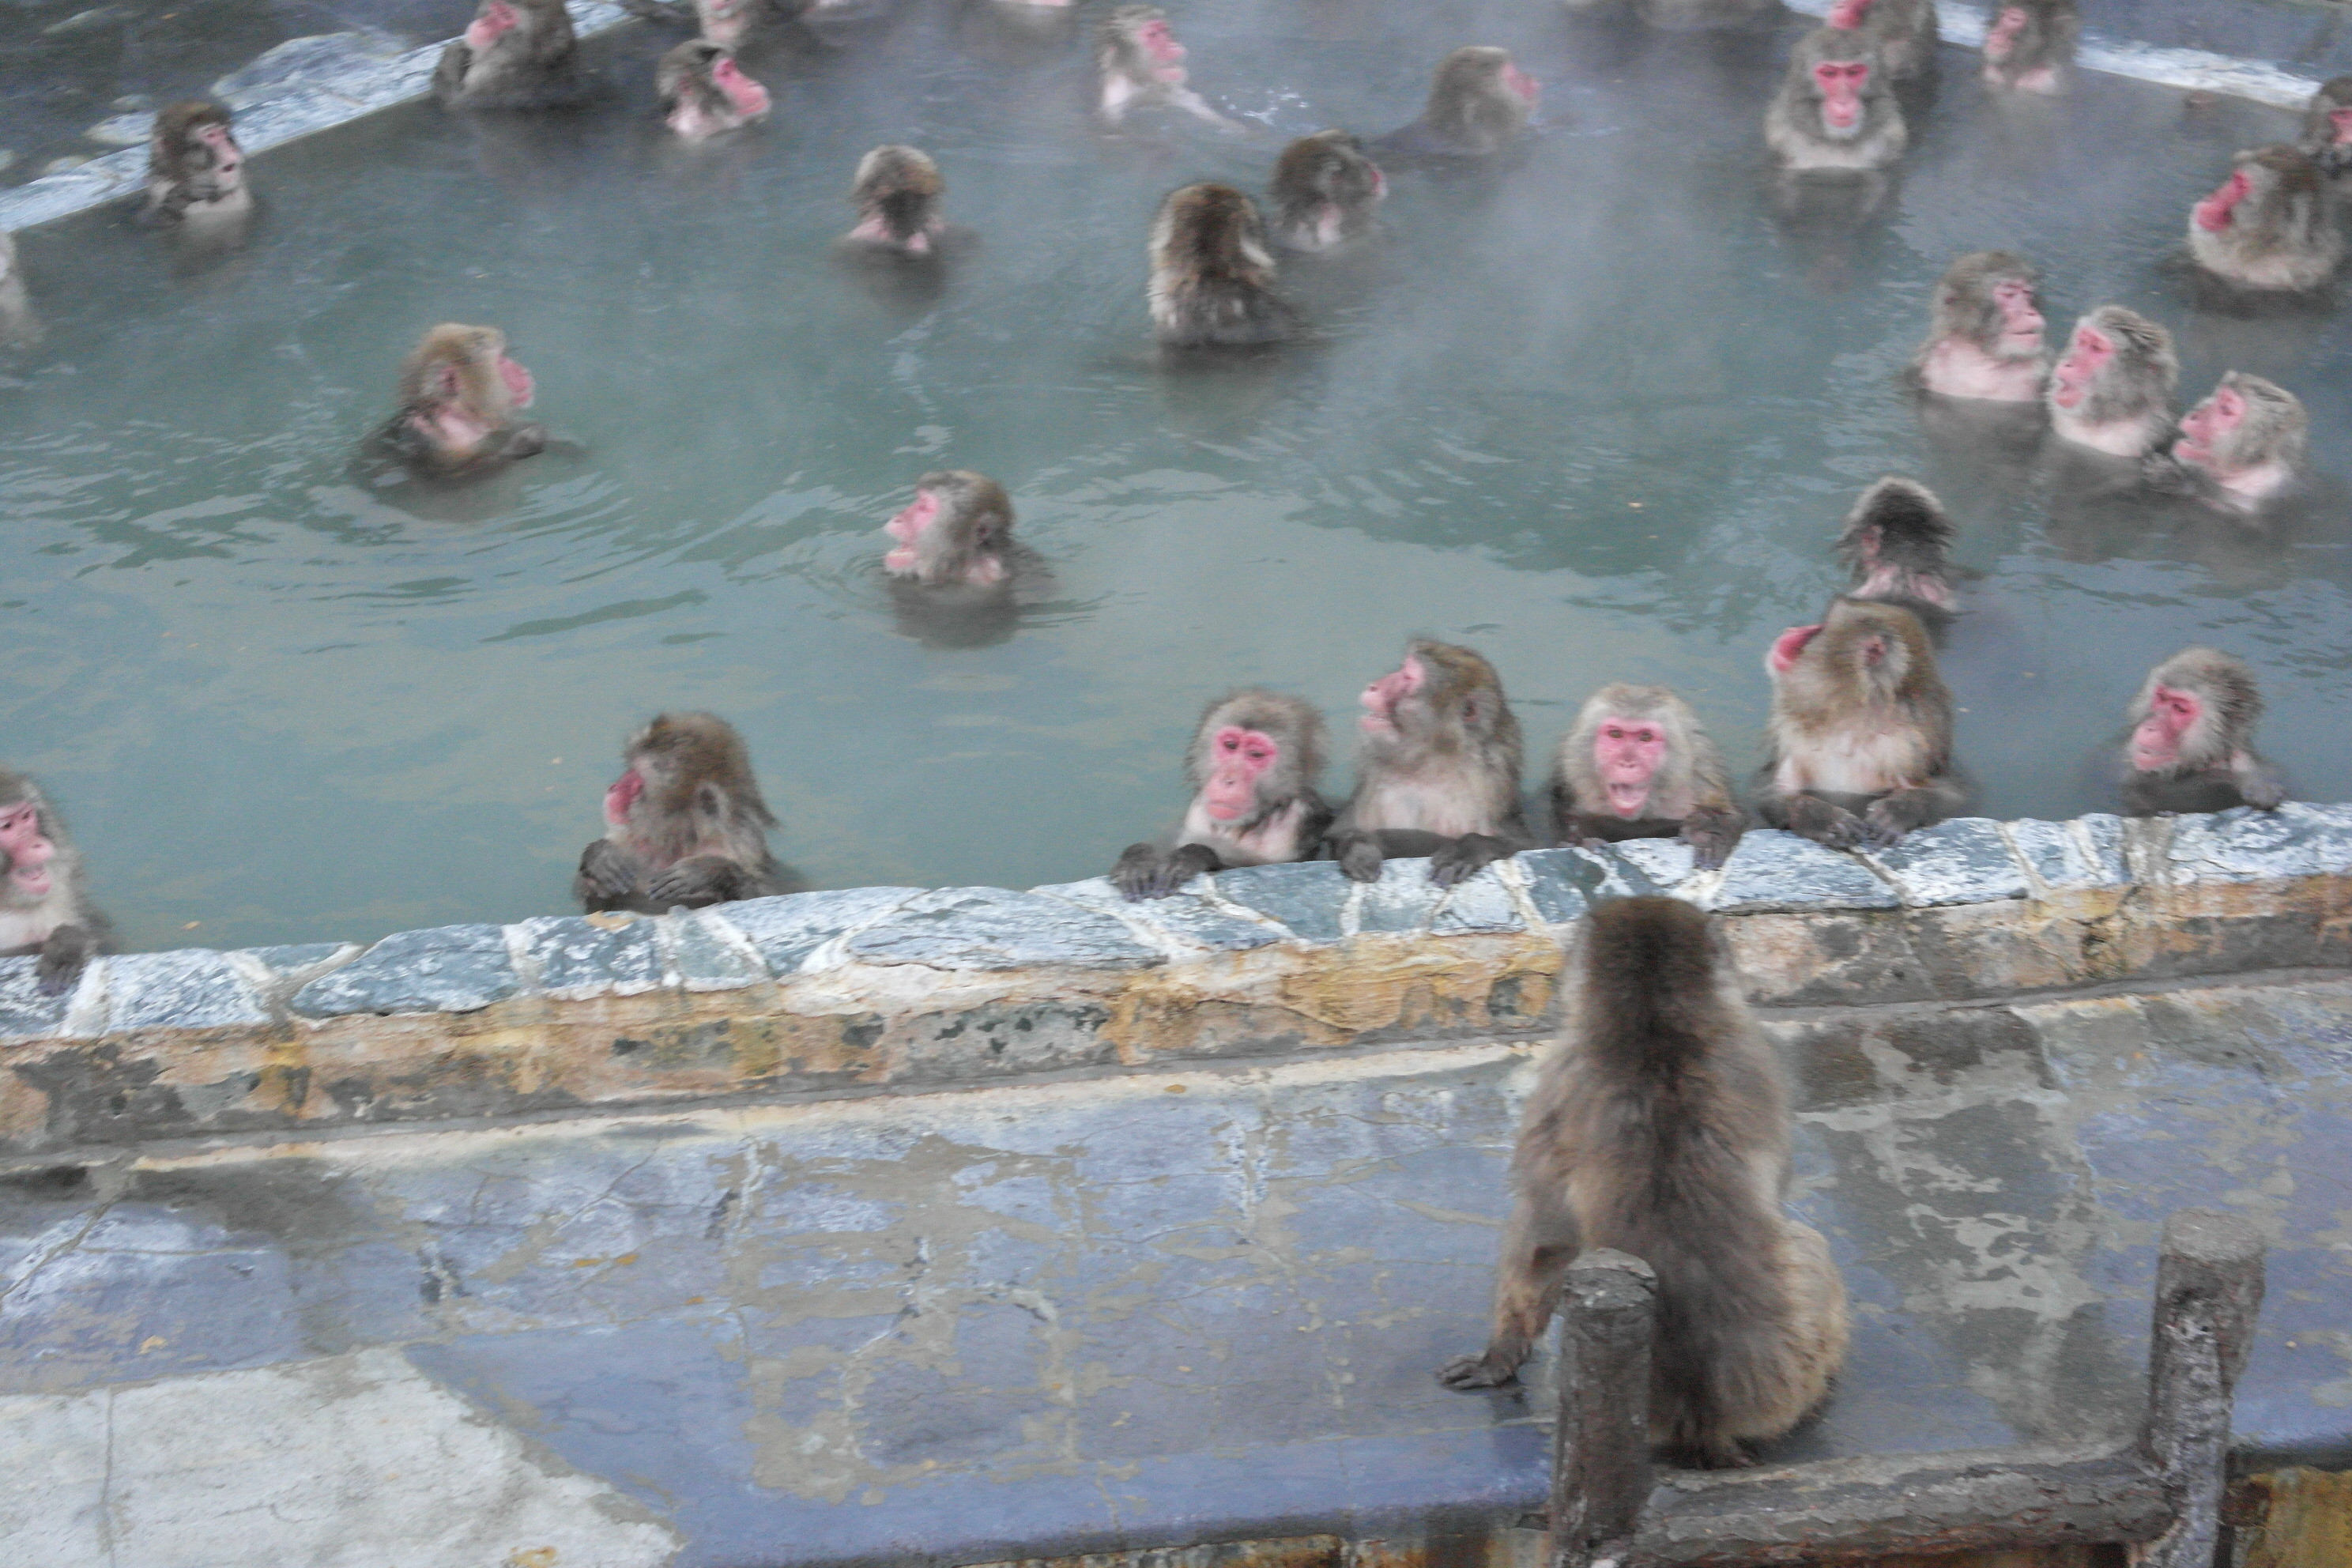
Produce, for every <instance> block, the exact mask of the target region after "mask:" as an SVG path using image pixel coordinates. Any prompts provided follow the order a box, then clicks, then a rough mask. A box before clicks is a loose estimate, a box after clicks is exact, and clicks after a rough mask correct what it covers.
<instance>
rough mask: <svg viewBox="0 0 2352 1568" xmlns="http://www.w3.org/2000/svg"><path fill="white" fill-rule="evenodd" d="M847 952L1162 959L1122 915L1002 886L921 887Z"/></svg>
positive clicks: (979, 964)
mask: <svg viewBox="0 0 2352 1568" xmlns="http://www.w3.org/2000/svg"><path fill="white" fill-rule="evenodd" d="M843 952H845V954H846V956H848V957H850V958H853V959H856V960H857V961H858V962H860V963H920V964H923V965H926V966H927V967H929V968H932V969H1033V968H1044V967H1050V966H1055V965H1061V966H1072V967H1076V968H1081V969H1111V968H1119V967H1124V966H1127V965H1130V964H1145V963H1160V962H1161V960H1162V958H1163V955H1162V954H1161V953H1160V952H1157V951H1155V950H1154V949H1152V948H1149V947H1146V946H1145V945H1144V944H1143V943H1141V942H1138V941H1137V940H1136V939H1135V937H1134V935H1133V934H1132V933H1131V932H1130V931H1129V930H1128V928H1127V926H1126V924H1125V923H1124V922H1122V921H1119V920H1118V918H1117V917H1116V916H1113V915H1108V914H1105V913H1102V912H1101V911H1099V910H1089V909H1086V908H1084V907H1082V906H1080V905H1076V904H1073V903H1071V902H1069V901H1068V900H1065V899H1053V898H1045V897H1043V896H1041V895H1039V894H1036V893H1016V892H1012V891H1010V890H1008V889H1003V888H939V889H933V890H932V891H930V892H928V893H918V894H916V895H915V896H914V897H913V898H911V899H908V900H907V901H906V902H905V903H903V904H900V905H899V906H898V908H897V909H895V910H892V911H891V912H890V914H889V915H888V916H887V918H886V919H884V920H882V921H878V922H877V923H876V924H874V925H870V926H868V927H866V929H865V930H863V931H858V932H857V933H856V934H855V935H853V936H851V937H850V938H849V939H848V941H847V942H845V943H844V945H843Z"/></svg>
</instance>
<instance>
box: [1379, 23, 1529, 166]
mask: <svg viewBox="0 0 2352 1568" xmlns="http://www.w3.org/2000/svg"><path fill="white" fill-rule="evenodd" d="M1542 96H1543V89H1541V88H1539V87H1538V86H1537V85H1536V79H1535V78H1533V77H1531V76H1529V75H1528V73H1527V72H1525V71H1523V70H1521V69H1520V68H1518V67H1517V66H1516V65H1514V64H1512V63H1511V51H1510V50H1508V49H1498V48H1495V47H1491V46H1488V45H1480V44H1473V45H1470V46H1468V47H1465V48H1459V49H1456V50H1454V52H1453V53H1452V54H1450V55H1448V56H1446V57H1445V58H1444V59H1442V60H1440V61H1438V62H1437V75H1436V77H1435V79H1433V80H1432V81H1431V83H1430V85H1429V102H1428V104H1427V105H1426V106H1425V107H1424V108H1423V110H1422V111H1421V118H1420V119H1418V120H1416V121H1413V122H1412V124H1410V125H1408V126H1405V127H1404V128H1403V129H1402V130H1399V131H1391V132H1389V133H1388V134H1387V135H1386V136H1383V137H1381V139H1380V141H1379V142H1375V143H1374V145H1375V146H1376V147H1378V148H1379V149H1381V151H1383V152H1388V153H1400V154H1402V155H1404V156H1406V157H1421V158H1485V157H1490V156H1492V155H1493V154H1495V153H1499V152H1501V151H1502V150H1503V149H1504V148H1506V147H1508V146H1509V145H1511V143H1513V142H1517V140H1518V139H1519V138H1520V137H1521V136H1523V135H1525V134H1526V133H1527V129H1528V116H1530V115H1532V114H1533V113H1534V112H1535V107H1536V103H1537V101H1538V100H1539V99H1541V98H1542Z"/></svg>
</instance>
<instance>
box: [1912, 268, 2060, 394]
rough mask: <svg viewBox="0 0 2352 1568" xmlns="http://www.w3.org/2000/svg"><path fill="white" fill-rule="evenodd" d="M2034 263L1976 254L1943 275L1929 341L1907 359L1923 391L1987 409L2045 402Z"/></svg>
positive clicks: (2045, 357)
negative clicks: (1992, 405)
mask: <svg viewBox="0 0 2352 1568" xmlns="http://www.w3.org/2000/svg"><path fill="white" fill-rule="evenodd" d="M2037 281H2039V279H2038V277H2037V275H2036V274H2035V272H2034V270H2033V267H2032V263H2030V262H2027V261H2025V260H2023V259H2022V258H2019V257H2015V256H2011V254H2010V253H2009V252H2007V251H2005V250H1979V251H1975V252H1972V253H1970V254H1969V255H1967V256H1963V257H1961V258H1959V259H1958V260H1957V261H1954V262H1953V263H1952V264H1951V266H1949V267H1948V268H1945V269H1944V276H1943V278H1942V279H1939V280H1938V281H1937V284H1936V315H1935V321H1934V324H1933V325H1931V326H1930V327H1929V328H1928V329H1927V342H1924V343H1921V344H1920V345H1919V352H1918V353H1916V354H1915V355H1913V356H1912V359H1911V376H1912V379H1913V381H1914V383H1915V384H1916V385H1917V386H1918V387H1919V389H1920V390H1921V391H1922V392H1930V393H1933V394H1935V395H1937V396H1938V397H1968V398H1980V399H1982V400H1984V401H1986V402H1989V403H2032V402H2035V401H2038V400H2039V399H2040V398H2041V396H2042V379H2043V377H2045V376H2047V375H2048V374H2049V373H2050V355H2049V353H2048V351H2047V350H2046V349H2044V348H2043V346H2042V328H2043V326H2044V322H2043V321H2042V309H2041V306H2040V304H2039V302H2038V301H2037V300H2035V298H2034V285H2035V283H2036V282H2037Z"/></svg>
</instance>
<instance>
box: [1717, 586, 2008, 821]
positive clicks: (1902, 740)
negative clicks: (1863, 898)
mask: <svg viewBox="0 0 2352 1568" xmlns="http://www.w3.org/2000/svg"><path fill="white" fill-rule="evenodd" d="M1764 668H1765V669H1766V670H1767V671H1769V673H1770V675H1771V677H1772V718H1771V721H1770V724H1769V729H1768V731H1767V734H1766V738H1765V760H1764V765H1763V767H1762V768H1761V769H1759V771H1758V773H1757V775H1756V815H1757V816H1760V817H1762V818H1763V819H1764V821H1765V822H1766V823H1768V824H1769V825H1770V826H1774V827H1785V828H1787V829H1788V830H1789V831H1790V832H1791V833H1794V834H1797V835H1799V836H1801V837H1806V838H1810V839H1812V840H1813V841H1814V842H1815V843H1817V844H1826V845H1828V846H1829V847H1831V848H1832V849H1850V848H1853V847H1854V846H1856V845H1868V846H1870V847H1873V848H1877V849H1884V848H1886V847H1889V846H1891V845H1894V844H1896V843H1899V842H1900V841H1901V840H1902V837H1903V836H1904V835H1905V834H1906V833H1908V832H1910V831H1911V830H1912V829H1913V828H1915V827H1925V826H1927V824H1929V823H1931V822H1940V821H1941V820H1943V819H1944V818H1945V817H1947V816H1951V815H1952V814H1953V813H1954V812H1956V811H1958V810H1959V808H1960V805H1961V803H1962V799H1963V795H1962V792H1961V789H1960V786H1959V784H1958V780H1957V779H1956V778H1955V777H1954V776H1953V770H1952V694H1951V693H1950V692H1949V691H1948V690H1946V689H1945V688H1944V678H1943V677H1942V676H1941V675H1939V674H1938V673H1937V669H1936V650H1935V648H1934V647H1932V646H1931V645H1930V644H1929V643H1928V640H1927V630H1926V629H1925V628H1924V627H1922V626H1920V624H1919V617H1918V616H1915V615H1913V614H1912V613H1911V612H1910V611H1908V610H1906V609H1904V608H1902V607H1901V606H1900V605H1882V604H1876V603H1873V602H1871V601H1869V600H1866V599H1853V598H1840V599H1835V600H1832V602H1831V604H1830V611H1829V614H1828V615H1827V616H1824V617H1823V618H1822V621H1821V623H1820V624H1819V625H1817V626H1791V627H1790V628H1789V629H1788V630H1787V631H1785V632H1782V633H1781V634H1780V636H1779V637H1776V638H1774V639H1773V642H1772V647H1771V650H1770V651H1769V652H1768V653H1767V654H1766V655H1765V656H1764Z"/></svg>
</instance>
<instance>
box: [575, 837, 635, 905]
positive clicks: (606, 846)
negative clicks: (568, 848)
mask: <svg viewBox="0 0 2352 1568" xmlns="http://www.w3.org/2000/svg"><path fill="white" fill-rule="evenodd" d="M644 878H645V868H643V867H642V866H640V865H638V864H637V858H636V857H635V856H634V855H632V854H630V853H629V852H628V851H627V850H625V849H624V848H622V847H620V846H619V845H617V844H615V843H614V842H613V841H612V840H611V839H609V838H599V839H598V840H596V842H595V843H593V844H591V845H590V846H588V847H587V848H585V849H583V850H582V851H581V852H580V874H579V875H578V876H576V877H574V878H572V897H574V898H576V899H578V900H580V901H581V903H582V904H583V905H585V906H586V907H587V909H588V911H589V912H590V913H591V914H593V913H595V912H596V911H597V910H609V909H615V908H620V907H623V906H625V905H626V904H627V903H628V902H629V901H630V900H633V899H635V897H636V892H637V884H638V883H639V882H640V881H642V880H643V879H644Z"/></svg>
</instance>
